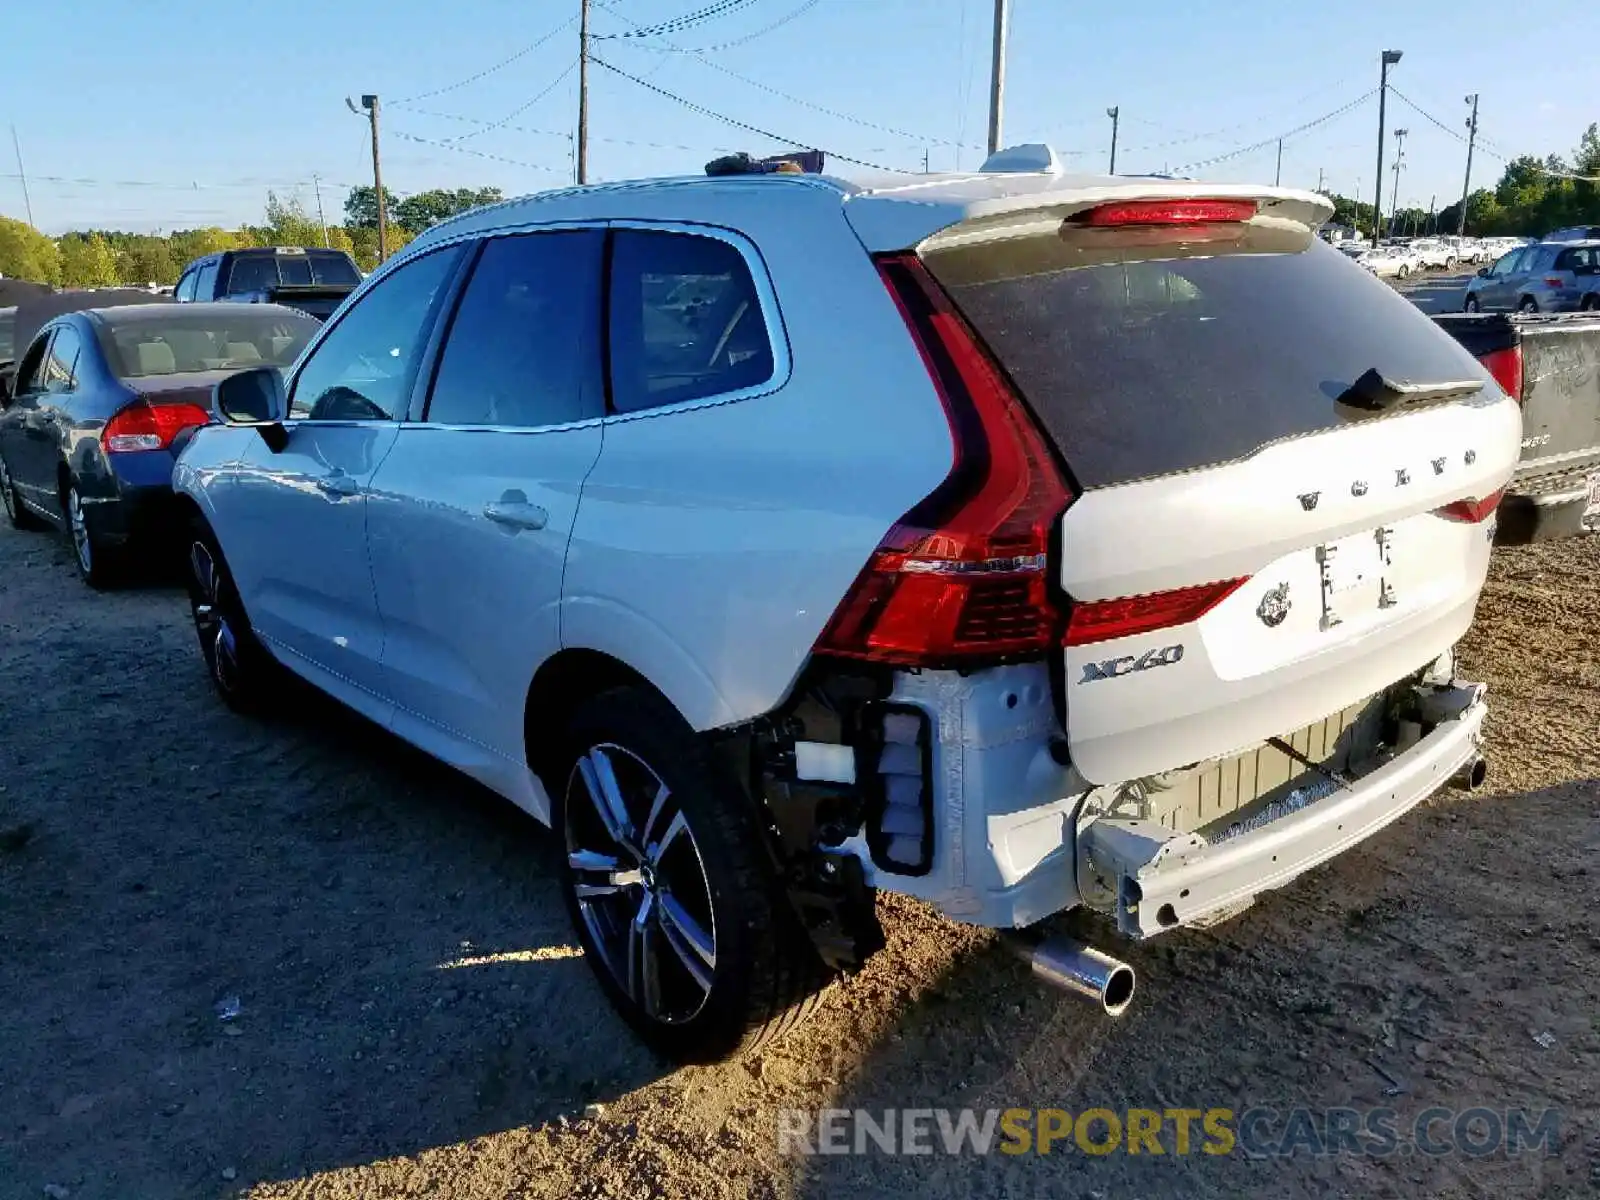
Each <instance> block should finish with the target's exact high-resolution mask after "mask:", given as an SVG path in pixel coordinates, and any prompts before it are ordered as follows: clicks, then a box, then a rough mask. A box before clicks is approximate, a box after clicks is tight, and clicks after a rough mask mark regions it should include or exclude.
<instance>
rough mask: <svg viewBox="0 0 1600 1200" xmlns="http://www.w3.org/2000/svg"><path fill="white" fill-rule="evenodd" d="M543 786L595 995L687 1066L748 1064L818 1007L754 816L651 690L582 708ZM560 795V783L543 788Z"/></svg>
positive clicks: (813, 973) (814, 970) (815, 983)
mask: <svg viewBox="0 0 1600 1200" xmlns="http://www.w3.org/2000/svg"><path fill="white" fill-rule="evenodd" d="M563 761H564V762H565V764H566V767H567V771H566V774H565V775H564V777H562V779H561V780H559V783H558V786H556V787H552V789H551V792H552V795H553V797H555V800H554V805H555V812H554V814H553V816H554V821H553V824H554V826H555V828H556V830H557V831H558V832H559V833H560V835H561V838H562V850H563V854H564V861H563V864H562V868H561V883H562V892H563V893H564V895H565V897H566V901H567V907H568V910H569V911H570V913H571V915H572V920H573V924H574V926H575V927H576V928H577V931H578V936H579V938H580V939H581V940H582V942H583V948H584V953H585V956H586V957H587V958H588V960H589V964H590V966H591V967H592V968H593V969H594V972H595V975H596V977H597V978H598V979H599V981H600V986H601V987H602V988H603V989H604V990H605V993H606V995H607V996H608V997H609V999H610V1000H611V1002H612V1004H613V1005H615V1006H616V1008H617V1010H618V1011H619V1012H620V1013H621V1014H622V1016H623V1017H624V1019H626V1020H627V1022H628V1023H629V1024H630V1025H632V1026H633V1028H634V1029H635V1030H636V1031H637V1032H638V1033H639V1035H640V1037H641V1038H643V1040H644V1041H645V1042H647V1043H648V1044H649V1045H650V1046H651V1048H652V1049H654V1050H655V1051H657V1052H658V1053H660V1054H662V1055H664V1056H666V1057H668V1058H670V1059H673V1060H676V1061H680V1062H714V1061H719V1060H723V1059H728V1058H735V1057H739V1056H741V1055H744V1054H749V1053H751V1052H753V1051H755V1050H756V1049H758V1048H759V1047H761V1046H762V1045H764V1044H765V1043H766V1042H768V1041H770V1040H771V1039H773V1038H774V1037H777V1036H779V1035H781V1034H782V1033H784V1032H786V1031H787V1030H789V1029H790V1028H792V1027H793V1026H794V1025H797V1024H799V1022H800V1021H801V1020H803V1019H804V1018H805V1017H806V1016H807V1015H809V1013H810V1011H811V1010H812V1009H813V1008H814V1007H815V1004H816V999H817V995H818V992H819V990H820V988H821V985H822V984H823V983H824V982H825V980H826V972H825V970H824V968H823V966H822V964H821V962H820V960H819V959H818V957H817V954H816V951H815V950H814V949H813V948H812V946H811V943H810V941H809V939H808V938H807V937H806V935H805V933H804V932H803V930H802V929H801V928H800V924H799V920H798V918H797V917H796V916H795V914H794V912H793V909H792V908H790V906H789V903H788V900H787V898H786V897H785V896H784V895H783V893H782V891H781V889H780V887H779V884H778V881H777V878H776V875H775V872H774V871H773V869H772V866H771V860H770V858H769V856H768V853H767V850H766V848H765V846H764V845H763V843H762V838H763V836H764V834H763V832H762V830H761V828H760V827H759V825H758V822H757V816H756V812H755V811H754V808H753V806H752V804H751V802H750V800H749V798H748V797H747V796H746V795H745V794H744V792H743V790H742V787H741V786H740V784H739V783H738V781H737V780H735V779H733V778H731V777H730V776H729V774H728V773H727V772H726V771H725V770H723V769H722V768H721V767H719V765H718V764H717V763H716V762H715V761H714V760H713V758H712V756H711V755H710V754H708V752H707V750H706V747H705V746H704V744H703V743H702V742H701V741H700V740H699V738H698V737H697V735H696V734H695V733H694V731H693V730H692V729H690V728H689V726H688V725H687V724H686V723H685V722H684V720H683V718H682V717H681V716H679V715H678V713H677V712H676V711H675V710H674V709H673V708H672V707H671V705H669V704H667V703H666V702H665V701H664V700H662V699H661V698H660V697H659V696H657V695H656V694H654V693H653V692H650V691H648V690H646V689H644V688H637V687H623V688H615V689H612V690H611V691H607V692H604V693H602V694H601V695H599V696H597V697H595V698H594V699H593V700H591V701H589V702H588V703H587V704H585V705H583V706H582V707H581V708H580V709H579V710H578V712H577V713H576V714H575V715H574V716H573V719H572V721H571V723H570V725H569V726H568V729H567V740H566V753H565V754H564V755H563ZM552 782H558V781H554V780H553V781H552Z"/></svg>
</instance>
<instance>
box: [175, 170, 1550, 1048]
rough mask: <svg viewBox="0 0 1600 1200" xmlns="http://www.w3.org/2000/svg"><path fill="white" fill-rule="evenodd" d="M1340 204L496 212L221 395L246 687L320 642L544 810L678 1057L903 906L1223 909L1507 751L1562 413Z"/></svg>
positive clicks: (735, 196)
mask: <svg viewBox="0 0 1600 1200" xmlns="http://www.w3.org/2000/svg"><path fill="white" fill-rule="evenodd" d="M1327 216H1328V208H1327V204H1326V202H1325V201H1324V200H1323V199H1322V198H1321V197H1318V196H1315V195H1312V194H1309V193H1304V192H1296V191H1290V190H1286V189H1279V188H1266V187H1249V186H1241V185H1231V184H1229V185H1210V184H1201V183H1194V182H1183V181H1172V180H1164V179H1141V178H1130V177H1117V178H1099V177H1071V176H1067V175H1064V174H1062V173H1061V172H1060V170H1059V169H1058V168H1057V166H1056V164H1055V163H1054V161H1053V156H1051V155H1049V154H1048V153H1043V152H1034V151H1030V150H1028V149H1022V150H1018V151H1015V152H1012V153H1009V154H1002V155H1001V156H999V157H998V158H997V159H995V160H992V162H991V164H989V165H988V166H987V167H986V169H985V170H983V171H981V172H978V173H973V174H964V175H947V176H939V175H934V176H918V177H914V178H912V179H910V180H905V181H901V182H892V183H886V184H884V185H882V186H862V185H858V184H853V183H850V182H847V181H844V180H840V179H836V178H832V177H829V176H825V175H820V174H818V175H796V174H746V175H734V176H717V177H706V178H686V179H667V180H652V181H646V182H637V183H625V184H616V185H606V186H599V187H589V188H581V189H575V190H566V191H559V192H553V193H549V194H545V195H540V196H534V197H531V198H529V199H525V200H517V201H513V202H510V203H507V204H503V205H499V206H496V207H492V208H487V209H481V210H478V211H475V212H473V213H470V214H467V215H464V216H462V217H460V218H457V219H455V220H453V221H450V222H448V223H446V224H444V225H441V226H439V227H437V228H435V229H433V230H431V231H429V232H428V233H427V234H426V235H424V236H423V237H421V238H419V239H418V240H417V241H416V242H415V243H413V244H412V245H410V246H408V247H407V248H406V250H405V252H404V253H403V254H402V255H400V256H399V257H397V258H396V259H394V260H392V261H391V262H389V263H386V264H385V265H384V266H383V268H382V269H381V270H379V271H378V272H376V273H375V274H374V275H373V277H372V278H370V279H368V280H367V281H366V282H365V283H364V284H363V285H362V286H361V288H360V289H359V290H358V291H357V292H356V293H355V294H354V295H353V296H352V297H351V298H350V300H349V301H347V302H346V303H345V305H344V306H343V307H342V308H341V309H340V310H339V311H338V312H337V313H336V314H335V315H334V316H333V317H332V318H331V319H330V320H329V322H328V323H327V325H326V326H325V327H324V329H323V330H322V331H321V333H320V336H319V337H318V338H317V340H316V341H315V342H314V343H313V344H312V345H311V346H310V347H309V348H308V350H307V351H306V352H305V353H304V354H303V355H302V356H301V358H300V359H299V361H298V362H297V363H296V364H295V365H294V367H293V368H292V369H291V370H290V371H288V373H287V375H286V376H285V377H280V376H279V374H278V373H276V372H273V371H267V370H258V371H252V372H246V373H242V374H240V375H236V376H233V377H231V378H230V379H229V380H228V381H226V382H225V383H224V384H222V385H220V386H219V387H218V390H217V396H216V404H217V409H218V414H219V416H220V417H221V418H222V421H223V424H220V425H215V426H212V427H208V428H206V429H204V430H202V431H201V432H200V433H199V435H198V436H197V437H195V439H194V441H193V443H192V444H191V445H190V446H189V447H188V448H187V450H186V451H185V453H184V454H183V456H182V458H181V460H180V462H179V464H178V468H177V472H176V477H175V486H176V488H177V490H178V492H179V493H180V495H181V496H182V497H183V498H184V502H185V503H186V504H187V506H188V510H189V516H190V518H191V519H192V522H193V536H192V538H191V549H190V555H189V558H190V562H191V564H192V567H193V581H192V588H191V591H192V607H193V612H194V619H195V624H196V628H197V631H198V633H199V638H200V644H201V648H202V650H203V652H204V654H205V657H206V661H207V664H208V666H209V669H210V671H211V674H212V677H213V680H214V682H215V685H216V687H217V689H218V690H219V691H220V693H221V694H222V696H223V698H224V699H225V700H227V701H228V702H229V703H231V704H233V705H235V706H238V707H241V708H242V707H248V706H251V705H260V704H264V703H271V696H272V691H271V685H272V683H273V681H274V677H275V674H276V673H277V672H280V671H281V670H282V669H284V668H287V669H288V670H289V671H292V672H293V673H295V674H296V675H299V676H301V677H303V678H304V679H307V680H309V681H311V682H312V683H313V684H315V685H316V686H318V687H320V688H322V689H324V690H325V691H327V692H328V693H331V694H332V695H333V696H335V697H337V698H338V699H339V700H341V701H343V702H344V703H346V704H348V705H350V706H351V707H352V708H354V709H356V710H358V711H359V712H361V713H363V714H365V715H366V716H368V717H370V718H371V719H372V720H374V721H376V722H378V723H380V724H382V725H384V726H386V727H388V728H389V729H392V730H393V731H394V732H395V733H396V734H398V735H399V736H400V737H402V738H404V739H406V740H408V741H410V742H412V743H415V744H416V745H417V746H420V747H421V748H423V749H424V750H425V751H427V752H429V753H430V754H432V755H435V756H437V757H438V758H439V759H442V760H443V761H445V762H446V763H449V764H451V765H453V766H455V767H457V768H459V769H460V770H462V771H463V772H465V773H466V774H468V775H470V776H472V777H474V778H476V779H478V780H481V781H482V782H483V783H485V784H487V785H488V786H489V787H490V788H492V789H494V790H495V791H497V792H499V793H500V794H502V795H504V796H505V797H507V798H508V799H510V800H511V801H513V802H514V803H516V804H518V805H520V806H522V807H523V808H525V809H527V810H528V811H529V812H531V813H532V814H533V815H534V816H536V817H538V818H539V819H541V820H543V821H547V822H549V823H551V824H552V825H553V826H554V827H555V829H556V830H557V831H558V834H559V836H560V837H561V838H562V839H563V842H564V846H565V849H566V857H565V865H564V868H563V878H564V885H565V891H566V894H567V897H568V901H569V904H570V907H571V909H572V912H573V916H574V920H575V923H576V927H577V929H578V932H579V935H580V937H581V940H582V943H583V946H584V950H585V953H586V955H587V957H588V958H589V959H590V961H591V963H592V964H593V966H594V968H595V970H596V972H597V974H598V976H599V978H600V980H601V982H602V984H603V985H604V987H605V988H606V990H607V992H608V993H609V995H610V996H611V998H612V999H613V1000H614V1001H615V1003H616V1004H617V1006H618V1007H619V1009H620V1010H621V1011H622V1013H623V1014H624V1015H625V1016H626V1017H627V1018H628V1019H629V1020H630V1021H631V1022H632V1023H633V1024H634V1026H635V1027H636V1028H637V1029H638V1030H639V1031H640V1032H641V1033H642V1034H643V1035H644V1036H645V1037H646V1038H647V1039H648V1040H650V1041H651V1042H652V1043H653V1044H654V1045H656V1046H657V1047H659V1048H660V1049H662V1050H663V1051H665V1052H667V1053H669V1054H672V1055H676V1056H679V1057H685V1058H708V1057H718V1056H726V1055H730V1054H734V1053H739V1052H741V1051H743V1050H746V1049H749V1048H750V1047H752V1046H754V1045H757V1044H759V1043H760V1042H761V1041H762V1040H763V1039H765V1038H767V1037H770V1036H771V1035H772V1034H773V1033H774V1032H776V1031H779V1030H781V1029H783V1028H785V1027H786V1025H787V1024H788V1023H789V1022H791V1021H792V1020H794V1019H795V1018H796V1017H797V1016H798V1014H800V1013H802V1012H803V1011H804V1010H805V1009H806V1007H807V1001H808V999H809V998H810V997H811V996H813V995H814V994H815V992H816V990H817V988H818V987H819V986H820V984H821V982H822V981H823V980H825V979H826V978H827V975H828V973H829V972H830V971H831V970H838V969H848V968H850V967H852V966H854V965H856V964H859V962H860V961H861V960H862V959H863V958H864V957H865V956H866V955H867V954H869V953H871V952H873V951H874V950H875V949H877V948H878V947H879V946H880V945H881V938H882V934H881V930H880V929H879V927H878V925H877V922H876V920H875V918H874V915H873V895H874V893H875V891H876V890H877V889H887V890H889V891H895V892H901V893H906V894H909V895H912V896H916V897H921V898H922V899H924V900H926V901H928V902H929V903H931V904H933V905H934V906H936V907H937V908H938V909H940V910H941V911H942V912H944V913H946V914H948V915H949V916H951V917H953V918H956V919H958V920H963V921H969V922H975V923H979V924H983V925H987V926H994V927H1001V928H1020V927H1025V926H1030V925H1033V924H1034V923H1036V922H1038V921H1040V920H1041V919H1042V918H1044V917H1047V916H1049V915H1051V914H1053V913H1057V912H1060V911H1062V910H1064V909H1068V908H1071V907H1075V906H1088V907H1089V908H1091V909H1095V910H1099V911H1100V912H1101V913H1103V914H1105V916H1106V918H1108V919H1107V921H1106V922H1105V924H1106V927H1107V936H1108V937H1113V938H1115V937H1121V938H1125V939H1141V938H1147V937H1150V936H1153V935H1157V934H1160V933H1162V932H1163V931H1166V930H1169V929H1172V928H1175V927H1179V926H1183V925H1185V924H1191V923H1197V922H1204V921H1212V920H1217V919H1220V918H1221V917H1222V916H1225V915H1227V914H1228V913H1231V912H1233V911H1237V910H1238V909H1239V908H1241V907H1243V906H1244V905H1246V904H1248V903H1249V902H1250V900H1251V899H1252V898H1253V897H1254V896H1256V895H1257V894H1258V893H1262V892H1265V891H1268V890H1270V889H1273V888H1276V887H1279V886H1281V885H1282V884H1284V883H1285V882H1287V881H1288V880H1290V879H1292V878H1294V877H1295V876H1297V875H1299V874H1300V873H1301V872H1303V871H1305V870H1306V869H1308V868H1310V867H1312V866H1313V865H1315V864H1317V863H1319V862H1322V861H1324V860H1326V859H1327V858H1329V857H1331V856H1332V855H1335V854H1337V853H1339V852H1340V851H1342V850H1344V849H1345V848H1347V847H1349V846H1351V845H1353V844H1355V843H1356V842H1358V841H1360V840H1361V839H1363V838H1365V837H1367V836H1368V835H1370V834H1372V833H1374V832H1375V831H1377V830H1378V829H1380V828H1381V827H1382V826H1384V825H1385V824H1387V823H1388V822H1390V821H1392V820H1394V819H1395V818H1396V817H1397V816H1399V815H1400V814H1402V813H1403V812H1405V811H1406V810H1407V809H1409V808H1410V807H1412V806H1413V805H1415V804H1417V803H1418V802H1419V801H1421V800H1422V799H1423V798H1424V797H1426V796H1428V795H1429V794H1430V793H1432V792H1433V791H1434V790H1436V789H1437V788H1439V787H1441V786H1443V785H1444V784H1445V783H1446V781H1449V780H1452V779H1455V780H1457V781H1459V782H1464V783H1474V782H1476V781H1477V780H1479V779H1481V776H1482V769H1483V768H1482V760H1481V758H1480V757H1479V749H1478V748H1479V744H1480V728H1481V725H1482V722H1483V718H1484V703H1483V689H1482V687H1481V686H1480V685H1476V684H1471V683H1467V682H1464V681H1462V680H1460V679H1458V678H1456V676H1455V671H1454V666H1453V661H1454V660H1453V656H1452V653H1451V651H1452V647H1453V645H1454V644H1455V642H1456V641H1457V640H1458V639H1459V638H1460V637H1461V636H1462V634H1463V633H1464V632H1465V631H1466V630H1467V628H1468V625H1469V624H1470V622H1471V620H1472V616H1473V611H1474V607H1475V605H1476V603H1477V599H1478V594H1479V590H1480V588H1481V586H1482V583H1483V580H1484V576H1485V572H1486V569H1487V565H1488V556H1489V543H1490V534H1491V533H1492V523H1493V514H1494V509H1495V504H1496V502H1497V499H1498V496H1499V493H1500V490H1501V488H1502V487H1503V486H1504V484H1505V483H1506V481H1507V479H1508V478H1509V476H1510V474H1511V471H1512V468H1513V465H1514V464H1515V462H1516V459H1517V454H1518V442H1519V436H1520V414H1519V411H1518V409H1517V406H1516V404H1515V402H1513V401H1512V400H1511V399H1509V398H1507V397H1506V396H1505V395H1504V393H1502V392H1501V391H1500V389H1499V388H1498V387H1497V386H1496V385H1495V383H1494V382H1493V380H1492V379H1490V377H1489V376H1488V375H1487V374H1486V373H1485V372H1484V371H1483V370H1482V368H1480V367H1479V365H1478V364H1477V363H1476V362H1475V361H1474V360H1473V359H1472V358H1471V357H1470V356H1469V355H1467V354H1466V352H1465V351H1463V350H1462V349H1461V348H1460V347H1459V346H1457V345H1456V343H1455V342H1454V341H1453V340H1452V339H1450V338H1449V337H1447V336H1445V335H1444V334H1442V333H1440V332H1439V331H1438V330H1436V329H1435V328H1434V327H1433V326H1432V324H1431V323H1430V322H1429V321H1428V319H1427V318H1426V317H1424V316H1422V315H1421V314H1420V313H1418V312H1417V311H1416V310H1415V309H1414V308H1413V307H1412V306H1411V305H1410V304H1409V303H1407V302H1406V301H1405V300H1404V299H1402V298H1400V297H1399V296H1397V295H1395V294H1394V293H1393V292H1392V291H1391V290H1390V289H1389V288H1387V287H1385V286H1383V285H1381V284H1379V283H1378V282H1377V281H1376V280H1374V279H1372V277H1371V276H1370V275H1369V274H1368V273H1367V272H1365V271H1362V270H1361V269H1360V268H1359V267H1357V266H1355V265H1354V264H1353V263H1350V262H1348V261H1347V260H1346V259H1345V258H1344V257H1343V256H1342V255H1340V254H1339V253H1338V252H1337V251H1335V250H1332V249H1330V248H1329V247H1327V246H1325V245H1324V244H1323V243H1322V242H1321V241H1319V240H1318V239H1317V238H1316V236H1315V235H1314V230H1315V229H1316V228H1317V226H1318V225H1319V224H1320V223H1321V222H1322V221H1323V220H1324V219H1326V217H1327ZM1052 945H1054V951H1053V953H1054V954H1055V957H1054V958H1049V957H1048V956H1047V957H1046V958H1044V959H1036V965H1039V963H1041V962H1043V963H1044V968H1042V969H1049V968H1051V967H1052V964H1053V969H1055V970H1056V971H1057V973H1058V975H1060V976H1061V978H1062V981H1063V982H1066V983H1068V984H1070V985H1072V986H1074V987H1076V988H1078V989H1080V990H1087V991H1089V992H1091V993H1093V994H1094V995H1096V996H1097V997H1098V998H1099V999H1100V1001H1101V1002H1102V1003H1103V1004H1104V1005H1105V1006H1106V1007H1107V1008H1108V1009H1111V1010H1113V1011H1115V1010H1118V1009H1120V1007H1121V1006H1122V1005H1124V1004H1125V1003H1126V1001H1127V998H1128V994H1129V992H1130V990H1131V986H1132V975H1131V972H1129V971H1128V969H1127V968H1126V967H1125V966H1124V965H1123V964H1121V963H1119V962H1118V961H1117V960H1115V959H1113V958H1110V957H1109V956H1106V955H1104V954H1102V953H1099V952H1096V951H1091V950H1088V949H1087V948H1083V947H1074V946H1072V945H1070V944H1055V943H1046V944H1045V946H1044V947H1043V948H1041V951H1040V952H1041V953H1044V952H1045V951H1047V950H1049V949H1050V947H1051V946H1052Z"/></svg>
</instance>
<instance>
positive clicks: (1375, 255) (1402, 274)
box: [1356, 246, 1422, 279]
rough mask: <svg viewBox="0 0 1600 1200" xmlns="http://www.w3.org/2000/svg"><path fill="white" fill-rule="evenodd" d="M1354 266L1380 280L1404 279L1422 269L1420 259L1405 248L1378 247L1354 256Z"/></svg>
mask: <svg viewBox="0 0 1600 1200" xmlns="http://www.w3.org/2000/svg"><path fill="white" fill-rule="evenodd" d="M1356 265H1357V266H1361V267H1365V268H1366V269H1367V270H1369V271H1371V272H1372V273H1373V274H1374V275H1376V276H1378V277H1379V278H1380V279H1405V278H1406V277H1407V276H1409V275H1412V274H1414V273H1416V272H1417V271H1420V270H1421V269H1422V259H1421V258H1419V257H1418V256H1417V255H1416V254H1413V253H1412V252H1411V250H1410V249H1408V248H1407V247H1405V246H1379V247H1378V248H1377V249H1376V250H1368V251H1366V252H1364V253H1362V254H1358V255H1356Z"/></svg>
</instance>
